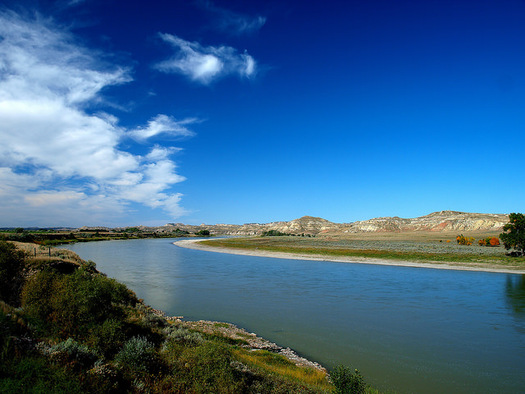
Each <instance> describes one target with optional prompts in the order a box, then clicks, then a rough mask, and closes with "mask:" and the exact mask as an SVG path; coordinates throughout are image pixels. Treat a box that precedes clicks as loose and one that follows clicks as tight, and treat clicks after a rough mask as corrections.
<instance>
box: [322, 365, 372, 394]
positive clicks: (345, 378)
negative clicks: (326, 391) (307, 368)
mask: <svg viewBox="0 0 525 394" xmlns="http://www.w3.org/2000/svg"><path fill="white" fill-rule="evenodd" d="M330 379H331V380H332V383H333V384H334V386H335V392H336V393H337V394H361V393H364V392H365V390H366V384H365V381H364V380H363V377H362V376H361V374H360V373H359V371H358V370H357V369H356V370H354V372H352V370H351V369H350V368H349V367H345V366H344V365H338V366H337V367H335V368H334V370H333V371H332V372H331V373H330Z"/></svg>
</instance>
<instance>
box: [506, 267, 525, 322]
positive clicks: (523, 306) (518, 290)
mask: <svg viewBox="0 0 525 394" xmlns="http://www.w3.org/2000/svg"><path fill="white" fill-rule="evenodd" d="M505 295H506V296H507V303H508V304H509V306H510V307H511V309H512V311H513V312H514V313H515V314H516V315H518V316H520V317H522V318H525V275H509V276H507V282H506V283H505Z"/></svg>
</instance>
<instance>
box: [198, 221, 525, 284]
mask: <svg viewBox="0 0 525 394" xmlns="http://www.w3.org/2000/svg"><path fill="white" fill-rule="evenodd" d="M457 235H458V234H456V233H445V232H400V233H387V232H380V233H358V234H345V235H319V236H317V237H300V236H277V237H260V236H258V237H243V238H221V239H214V240H205V241H200V242H199V244H201V245H203V246H205V247H214V248H222V251H223V252H227V250H226V249H229V250H230V252H235V251H246V252H248V251H249V252H250V254H255V255H264V253H268V252H273V253H284V254H286V255H287V256H288V257H289V258H303V257H305V256H310V257H312V258H316V259H322V260H335V261H341V259H346V260H348V261H349V262H351V261H355V262H370V263H376V264H378V263H385V264H392V265H411V266H414V265H416V266H422V267H425V266H427V267H430V266H431V267H432V268H454V269H469V270H480V271H507V272H513V273H524V274H525V257H510V256H508V255H507V253H508V252H509V251H508V250H506V249H505V248H504V247H503V246H502V245H500V246H496V247H487V246H480V245H478V243H477V241H478V239H484V238H487V237H498V236H499V233H497V232H487V231H485V232H472V233H468V234H464V235H465V236H468V237H473V238H474V239H475V240H474V242H473V244H472V245H469V246H467V245H459V244H458V243H457V242H456V237H457ZM210 250H211V249H210ZM216 250H217V251H218V249H216ZM286 255H285V256H281V257H286Z"/></svg>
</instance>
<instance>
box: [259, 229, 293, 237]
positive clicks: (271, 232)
mask: <svg viewBox="0 0 525 394" xmlns="http://www.w3.org/2000/svg"><path fill="white" fill-rule="evenodd" d="M284 235H290V234H287V233H282V232H280V231H279V230H269V231H265V232H264V233H262V236H263V237H281V236H284Z"/></svg>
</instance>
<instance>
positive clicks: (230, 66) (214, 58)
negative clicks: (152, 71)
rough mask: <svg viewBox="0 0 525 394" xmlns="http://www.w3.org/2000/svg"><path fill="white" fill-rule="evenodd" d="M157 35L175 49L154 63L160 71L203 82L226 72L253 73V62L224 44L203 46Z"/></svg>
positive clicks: (166, 35) (221, 75) (214, 78)
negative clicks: (167, 56) (169, 56)
mask: <svg viewBox="0 0 525 394" xmlns="http://www.w3.org/2000/svg"><path fill="white" fill-rule="evenodd" d="M159 36H160V37H161V38H162V39H163V40H164V41H165V42H167V43H168V44H170V45H171V46H172V47H173V48H174V49H175V54H174V56H173V57H172V58H170V59H168V60H166V61H163V62H161V63H159V64H157V65H156V68H157V69H158V70H160V71H163V72H166V73H176V74H182V75H185V76H186V77H188V78H190V79H191V80H193V81H196V82H199V83H202V84H205V85H206V84H209V83H211V82H212V81H214V80H216V79H218V78H221V77H224V76H227V75H238V76H240V77H247V78H249V77H253V76H254V75H255V74H256V71H257V69H256V62H255V60H254V59H253V57H251V56H250V55H248V54H247V53H246V52H245V53H239V52H238V51H237V50H236V49H234V48H232V47H228V46H220V47H215V46H209V47H204V46H202V45H201V44H199V43H198V42H190V41H186V40H183V39H182V38H179V37H177V36H175V35H172V34H164V33H160V34H159Z"/></svg>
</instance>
